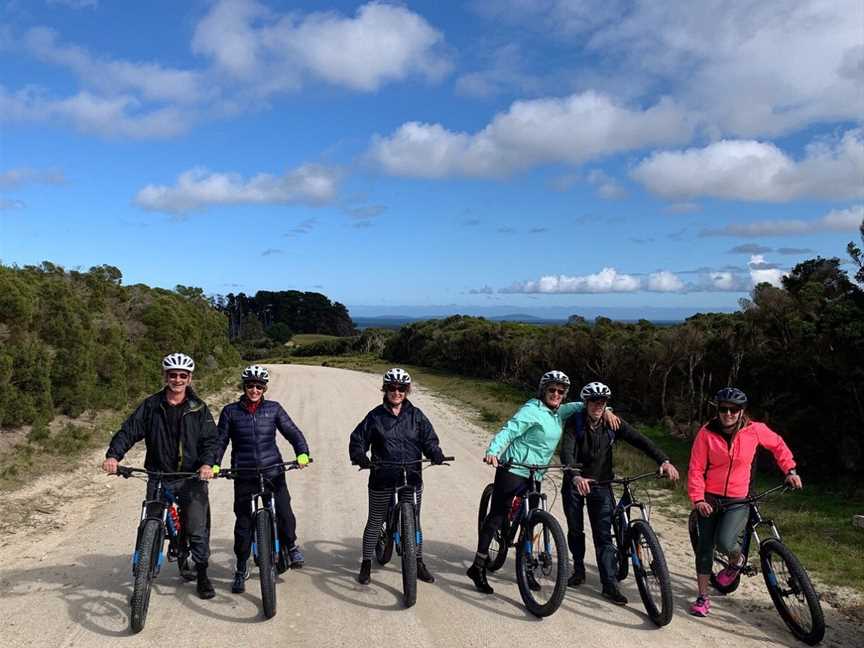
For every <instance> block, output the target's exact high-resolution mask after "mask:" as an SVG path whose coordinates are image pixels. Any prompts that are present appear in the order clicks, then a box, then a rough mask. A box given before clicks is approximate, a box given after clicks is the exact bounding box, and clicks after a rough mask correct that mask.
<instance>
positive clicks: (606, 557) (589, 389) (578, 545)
mask: <svg viewBox="0 0 864 648" xmlns="http://www.w3.org/2000/svg"><path fill="white" fill-rule="evenodd" d="M579 396H580V398H581V399H582V400H583V401H584V402H585V404H586V409H585V411H584V412H580V413H578V414H576V415H574V416H571V417H570V418H569V419H568V420H567V423H566V425H565V426H564V435H563V438H562V441H561V462H562V463H564V464H568V465H575V464H581V465H582V468H581V474H580V475H577V476H575V477H573V478H572V479H565V480H564V483H563V485H562V487H561V493H562V496H563V497H562V503H563V505H564V514H565V515H566V516H567V544H568V545H569V547H570V552H571V553H572V554H573V574H572V576H571V577H570V579H569V580H568V581H567V584H568V585H570V586H571V587H577V586H579V585H581V584H582V583H584V582H585V563H584V560H585V532H584V526H583V524H584V520H583V512H582V509H583V506H585V504H587V505H588V517H589V518H590V520H591V535H592V536H593V539H594V551H595V552H596V554H597V569H598V570H599V572H600V582H601V583H602V585H603V596H604V597H606V598H607V599H609V600H610V601H612V602H613V603H615V604H616V605H626V604H627V598H626V597H625V596H624V595H623V594H621V592H620V590H619V589H618V581H617V578H616V572H617V569H618V565H617V555H616V552H615V546H614V545H613V543H612V511H613V509H614V508H615V500H614V497H613V494H612V488H611V486H609V485H605V486H601V485H597V484H596V483H594V482H600V481H606V480H609V479H612V477H613V474H612V447H613V445H614V444H615V442H616V441H626V442H627V443H629V444H630V445H632V446H633V447H634V448H637V449H639V450H641V451H642V452H644V453H645V454H647V455H648V456H649V457H651V458H652V459H654V461H656V462H657V464H658V465H659V466H660V473H661V474H664V475H666V476H667V477H668V478H669V479H672V480H677V479H678V471H677V470H676V469H675V466H673V465H672V464H671V463H670V462H669V458H668V457H667V456H666V455H665V454H664V453H663V451H662V450H660V448H658V447H657V446H656V445H654V444H653V443H651V441H649V440H648V439H647V438H646V437H644V436H643V435H641V434H639V432H637V431H636V430H635V429H634V428H633V426H631V425H629V424H628V423H626V422H625V421H623V420H622V421H621V425H620V427H619V428H618V430H612V429H611V428H609V427H608V426H607V425H606V424H605V423H604V421H603V416H602V414H603V412H604V411H605V409H606V403H607V402H608V401H609V399H610V398H611V397H612V391H611V390H610V389H609V388H608V387H607V386H606V385H604V384H603V383H600V382H592V383H588V384H587V385H585V386H584V387H583V388H582V391H581V392H580V394H579Z"/></svg>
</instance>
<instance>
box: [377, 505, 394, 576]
mask: <svg viewBox="0 0 864 648" xmlns="http://www.w3.org/2000/svg"><path fill="white" fill-rule="evenodd" d="M390 517H391V514H390V512H388V513H387V518H386V519H385V520H384V524H382V525H381V531H380V532H379V533H378V541H377V542H376V543H375V560H377V561H378V564H379V565H386V564H387V563H388V562H390V558H392V557H393V533H391V531H390Z"/></svg>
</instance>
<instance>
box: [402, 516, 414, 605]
mask: <svg viewBox="0 0 864 648" xmlns="http://www.w3.org/2000/svg"><path fill="white" fill-rule="evenodd" d="M399 538H400V544H401V545H402V594H403V596H404V599H403V601H404V603H405V607H406V608H409V607H411V606H412V605H414V603H416V602H417V529H416V527H415V524H414V505H413V504H411V503H410V502H402V503H401V504H399Z"/></svg>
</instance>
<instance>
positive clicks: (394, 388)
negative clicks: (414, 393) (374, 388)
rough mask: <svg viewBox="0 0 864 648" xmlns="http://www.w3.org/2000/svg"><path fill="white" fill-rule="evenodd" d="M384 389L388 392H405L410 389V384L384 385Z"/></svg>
mask: <svg viewBox="0 0 864 648" xmlns="http://www.w3.org/2000/svg"><path fill="white" fill-rule="evenodd" d="M384 389H386V390H387V391H388V392H395V391H398V392H402V393H403V394H404V393H405V392H407V391H408V385H384Z"/></svg>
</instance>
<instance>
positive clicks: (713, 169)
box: [632, 128, 864, 202]
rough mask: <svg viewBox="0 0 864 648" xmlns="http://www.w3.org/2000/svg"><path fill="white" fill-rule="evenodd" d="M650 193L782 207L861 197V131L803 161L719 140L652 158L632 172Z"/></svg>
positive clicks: (817, 145)
mask: <svg viewBox="0 0 864 648" xmlns="http://www.w3.org/2000/svg"><path fill="white" fill-rule="evenodd" d="M632 176H633V178H634V179H635V180H637V181H638V182H640V183H642V184H643V185H645V187H646V188H647V189H649V190H650V191H652V192H654V193H656V194H658V195H660V196H663V197H664V198H668V199H672V200H680V199H688V198H694V197H697V196H710V197H715V198H724V199H728V200H755V201H769V202H785V201H789V200H796V199H799V198H829V199H848V198H861V197H864V131H862V130H861V129H860V128H856V129H852V130H849V131H847V132H846V133H844V134H843V136H842V137H841V138H840V139H839V140H838V141H835V142H826V141H817V142H813V143H812V144H810V146H808V147H807V150H806V153H805V156H804V158H803V159H802V160H800V161H796V160H793V159H791V158H790V157H789V156H787V155H786V154H785V153H783V151H781V150H780V149H778V148H777V147H776V146H775V145H774V144H770V143H764V142H756V141H744V140H724V141H720V142H714V143H712V144H709V145H708V146H706V147H704V148H690V149H686V150H683V151H662V152H658V153H654V154H652V155H651V156H650V157H648V158H647V159H645V160H643V161H642V162H641V163H639V164H638V165H637V166H636V168H635V169H634V170H633V171H632Z"/></svg>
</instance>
